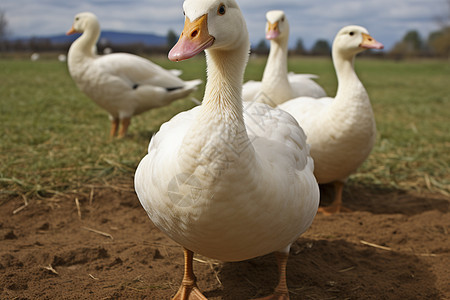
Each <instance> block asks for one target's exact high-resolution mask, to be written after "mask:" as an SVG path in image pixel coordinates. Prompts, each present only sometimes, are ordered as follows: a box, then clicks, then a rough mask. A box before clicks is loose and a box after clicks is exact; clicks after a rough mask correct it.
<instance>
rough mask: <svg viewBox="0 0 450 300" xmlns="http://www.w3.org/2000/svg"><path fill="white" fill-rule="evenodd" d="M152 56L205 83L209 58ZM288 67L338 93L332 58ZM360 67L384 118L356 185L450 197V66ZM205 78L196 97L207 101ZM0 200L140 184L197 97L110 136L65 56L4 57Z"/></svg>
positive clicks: (254, 68) (362, 61) (360, 62)
mask: <svg viewBox="0 0 450 300" xmlns="http://www.w3.org/2000/svg"><path fill="white" fill-rule="evenodd" d="M152 60H153V61H154V62H156V63H158V64H160V65H162V66H163V67H165V68H177V69H181V70H183V75H182V78H183V79H194V78H200V79H203V80H205V62H204V59H202V58H201V57H199V58H196V59H193V60H189V61H186V62H182V63H178V64H176V63H172V62H169V61H168V60H167V59H166V58H164V57H153V58H152ZM264 65H265V59H263V58H251V59H250V62H249V66H248V68H247V72H246V76H245V80H248V79H258V80H259V79H260V78H261V74H262V70H263V69H264ZM289 69H290V71H294V72H298V73H313V74H317V75H319V76H320V78H319V79H318V82H319V83H320V84H321V85H322V86H323V87H324V88H325V90H326V91H327V93H328V94H329V95H334V94H335V91H336V86H337V82H336V77H335V73H334V69H333V66H332V63H331V60H330V59H326V58H308V57H306V58H293V59H291V60H290V67H289ZM356 70H357V72H358V74H359V76H360V78H361V80H362V82H363V83H364V85H365V86H366V88H367V90H368V92H369V95H370V98H371V101H372V104H373V107H374V112H375V117H376V120H377V128H378V136H377V143H376V146H375V149H374V151H373V152H372V154H371V156H370V158H369V159H368V160H367V161H366V162H365V164H364V165H363V167H362V168H361V169H360V170H359V171H358V173H356V174H354V175H353V176H352V177H351V184H362V185H365V186H371V187H382V188H397V189H405V190H412V189H414V190H419V191H427V190H428V191H430V192H438V193H442V194H444V195H447V196H448V195H449V194H450V172H449V163H450V151H449V149H450V133H449V127H450V122H449V120H450V64H449V62H446V61H435V60H419V61H401V62H394V61H389V60H370V59H367V58H359V59H357V61H356ZM203 90H204V85H203V86H202V87H201V88H200V89H199V90H198V91H197V92H196V93H195V94H194V96H195V97H196V98H197V99H202V95H203ZM0 99H1V102H0V122H1V129H0V130H1V143H0V150H1V151H0V186H1V192H0V193H1V194H0V197H1V198H0V204H1V202H2V201H5V200H4V199H8V198H9V197H11V196H14V197H16V196H22V197H23V198H24V199H50V198H51V197H55V196H56V197H58V196H64V195H71V194H74V193H89V191H90V190H91V189H92V188H97V187H105V186H113V187H115V188H124V189H132V188H133V186H132V178H133V175H134V171H135V168H136V166H137V164H138V163H139V161H140V159H141V158H142V157H143V156H144V155H145V153H146V151H147V146H148V142H149V139H150V137H151V136H152V134H153V133H155V132H156V131H157V130H158V128H159V126H160V125H161V124H162V123H164V122H165V121H167V120H169V119H170V118H171V117H172V116H173V115H175V114H177V113H178V112H180V111H183V110H186V109H189V108H191V107H193V106H194V104H193V103H192V102H191V101H189V100H186V99H185V100H179V101H176V102H174V103H172V105H170V106H167V107H164V108H160V109H155V110H152V111H150V112H147V113H144V114H142V115H139V116H137V117H135V118H133V120H132V125H131V127H130V130H129V136H128V137H127V138H125V139H122V140H110V139H109V136H108V135H109V126H110V124H109V120H108V117H107V114H106V112H104V111H103V110H102V109H100V108H99V107H97V106H96V105H95V104H94V103H93V102H92V101H91V100H90V99H88V98H87V97H86V96H84V94H82V93H81V92H80V91H79V90H78V89H77V88H76V86H75V84H74V83H73V81H72V79H71V78H70V75H69V73H68V71H67V65H66V64H65V63H61V62H58V61H57V60H56V59H54V60H51V59H47V60H41V61H37V62H31V61H28V60H7V59H1V60H0Z"/></svg>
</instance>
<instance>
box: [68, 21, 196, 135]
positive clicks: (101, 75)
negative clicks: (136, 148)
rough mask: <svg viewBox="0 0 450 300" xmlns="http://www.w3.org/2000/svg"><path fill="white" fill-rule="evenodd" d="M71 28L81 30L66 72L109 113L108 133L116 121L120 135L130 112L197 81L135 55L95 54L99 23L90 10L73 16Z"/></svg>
mask: <svg viewBox="0 0 450 300" xmlns="http://www.w3.org/2000/svg"><path fill="white" fill-rule="evenodd" d="M75 32H82V33H83V34H82V35H81V36H80V37H79V38H78V39H77V40H75V41H74V42H73V43H72V45H71V47H70V49H69V53H68V67H69V72H70V75H71V76H72V78H73V80H74V81H75V83H76V84H77V86H78V88H79V89H80V90H81V91H82V92H84V93H85V94H86V95H87V96H88V97H89V98H91V99H92V100H94V102H95V103H97V104H98V105H99V106H100V107H102V108H103V109H105V110H106V111H107V112H108V113H109V116H110V118H111V120H112V129H111V135H115V134H116V133H117V129H118V125H119V124H118V123H119V121H121V122H122V126H123V127H122V129H121V131H120V133H119V135H120V136H123V135H124V134H125V133H126V131H127V128H128V125H129V121H130V119H131V117H132V116H134V115H137V114H140V113H142V112H145V111H147V110H149V109H152V108H156V107H161V106H164V105H167V104H170V103H171V102H172V101H174V100H177V99H181V98H183V97H186V96H188V95H189V94H190V93H191V92H192V91H194V90H195V89H196V86H197V85H199V84H200V83H201V81H200V80H192V81H183V80H182V79H180V78H179V77H178V76H177V75H176V74H175V73H174V72H172V71H169V70H165V69H163V68H162V67H160V66H158V65H156V64H154V63H152V62H151V61H149V60H147V59H144V58H142V57H139V56H137V55H133V54H128V53H113V54H108V55H103V56H100V55H97V54H96V50H95V44H96V43H97V40H98V38H99V36H100V25H99V23H98V20H97V17H96V16H95V15H94V14H92V13H89V12H85V13H80V14H77V15H76V16H75V20H74V23H73V26H72V29H71V30H70V31H69V32H68V34H72V33H75Z"/></svg>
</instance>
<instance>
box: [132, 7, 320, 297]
mask: <svg viewBox="0 0 450 300" xmlns="http://www.w3.org/2000/svg"><path fill="white" fill-rule="evenodd" d="M183 8H184V12H185V16H186V21H185V27H184V30H183V32H182V34H181V36H180V39H179V41H178V43H177V44H176V45H175V46H174V47H173V49H172V50H171V51H170V53H169V58H170V59H171V60H173V61H182V60H185V59H188V58H191V57H193V56H195V55H196V54H199V53H201V52H202V51H203V50H204V51H205V54H206V60H207V74H208V80H207V83H206V88H205V94H204V97H203V101H202V104H201V105H200V106H198V107H196V108H194V109H192V110H189V111H186V112H183V113H180V114H178V115H176V116H175V117H174V118H172V119H171V120H170V121H169V122H167V123H165V124H163V125H162V126H161V129H160V131H159V132H158V133H157V134H156V135H155V136H154V137H153V138H152V140H151V141H150V145H149V147H148V154H147V155H146V156H145V157H144V158H143V159H142V160H141V162H140V164H139V166H138V168H137V170H136V174H135V189H136V193H137V195H138V197H139V200H140V202H141V204H142V206H143V207H144V209H145V210H146V212H147V214H148V216H149V217H150V219H151V220H152V222H153V223H154V224H155V225H156V226H157V227H158V228H159V229H161V230H162V231H163V232H165V233H166V234H167V235H168V236H169V237H170V238H172V239H173V240H174V241H176V242H177V243H179V244H180V245H182V246H183V247H184V255H185V271H184V277H183V280H182V284H181V287H180V289H179V290H178V293H177V294H176V295H175V297H174V299H206V298H205V297H204V296H203V295H202V293H201V292H200V290H199V289H198V287H197V284H196V279H195V275H194V271H193V268H192V260H193V254H194V253H199V254H202V255H204V256H207V257H211V258H215V259H219V260H222V261H241V260H246V259H250V258H253V257H257V256H261V255H265V254H268V253H271V252H275V253H276V256H277V258H278V259H277V261H278V264H279V270H280V273H279V283H278V286H277V287H276V289H275V292H274V294H273V295H271V296H269V297H268V298H267V299H288V298H289V292H288V289H287V285H286V263H287V259H288V255H289V249H290V245H291V244H292V243H293V242H295V241H296V240H297V239H298V237H299V236H300V235H301V234H302V233H303V232H305V231H306V230H307V229H308V228H309V226H310V225H311V223H312V221H313V218H314V216H315V214H316V211H317V208H318V203H319V190H318V185H317V182H316V180H315V178H314V175H313V169H314V166H313V165H314V164H313V161H312V159H311V157H310V155H309V147H308V145H307V144H306V142H305V141H306V136H305V135H304V133H303V130H302V129H301V128H300V127H299V126H298V124H297V123H296V121H295V120H294V119H293V117H292V116H290V115H289V114H287V113H286V112H284V111H282V110H279V109H273V108H271V107H270V106H268V105H265V104H262V103H247V104H243V101H242V81H243V77H244V70H245V66H246V63H247V59H248V55H249V46H250V43H249V38H248V32H247V29H246V24H245V21H244V18H243V16H242V13H241V11H240V9H239V6H238V5H237V3H236V1H235V0H204V1H196V0H186V1H185V2H184V5H183ZM244 115H245V118H244ZM261 124H266V125H267V127H266V126H261Z"/></svg>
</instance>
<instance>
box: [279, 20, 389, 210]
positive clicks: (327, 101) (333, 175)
mask: <svg viewBox="0 0 450 300" xmlns="http://www.w3.org/2000/svg"><path fill="white" fill-rule="evenodd" d="M367 49H383V44H381V43H379V42H377V41H376V40H375V39H374V38H373V37H372V36H370V34H369V32H368V31H367V29H365V28H364V27H361V26H356V25H350V26H346V27H344V28H342V29H341V30H340V31H339V32H338V33H337V35H336V37H335V39H334V42H333V49H332V55H333V63H334V67H335V69H336V74H337V79H338V90H337V93H336V96H335V97H334V98H329V97H326V98H321V99H313V98H308V97H300V98H296V99H292V100H290V101H288V102H285V103H283V104H281V105H280V106H279V108H281V109H283V110H285V111H287V112H289V113H290V114H292V115H293V116H294V117H295V119H296V120H297V121H298V123H299V124H300V126H302V128H303V129H304V130H305V132H306V135H307V136H308V143H309V144H311V155H312V157H313V158H314V166H315V169H314V174H315V176H316V178H317V181H318V182H319V183H323V184H325V183H332V184H333V185H334V190H335V193H334V194H335V195H334V200H333V202H332V204H331V205H330V206H329V207H321V208H320V209H319V211H320V212H321V213H324V214H326V215H329V214H335V213H339V212H341V211H342V212H344V211H348V209H347V208H345V207H344V206H343V204H342V191H343V187H344V183H345V181H346V180H347V178H348V177H349V176H350V175H351V174H352V173H353V172H355V171H356V170H357V168H358V167H359V166H361V164H362V163H363V162H364V161H365V160H366V158H367V157H368V156H369V154H370V152H371V150H372V148H373V146H374V144H375V137H376V126H375V117H374V114H373V111H372V106H371V104H370V99H369V96H368V94H367V91H366V89H365V88H364V86H363V84H362V83H361V81H360V80H359V78H358V76H357V75H356V73H355V70H354V61H355V57H356V55H357V54H358V53H360V52H362V51H364V50H367Z"/></svg>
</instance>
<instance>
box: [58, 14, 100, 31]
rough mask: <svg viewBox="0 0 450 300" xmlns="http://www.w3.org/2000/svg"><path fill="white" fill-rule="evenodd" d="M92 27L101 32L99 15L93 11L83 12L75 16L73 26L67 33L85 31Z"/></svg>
mask: <svg viewBox="0 0 450 300" xmlns="http://www.w3.org/2000/svg"><path fill="white" fill-rule="evenodd" d="M88 29H92V30H95V31H98V32H100V24H99V22H98V19H97V17H96V16H95V15H94V14H93V13H91V12H82V13H79V14H77V15H76V16H75V18H74V20H73V24H72V28H70V29H69V31H67V33H66V34H67V35H71V34H74V33H83V32H84V31H86V30H88Z"/></svg>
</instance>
